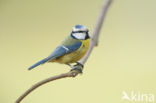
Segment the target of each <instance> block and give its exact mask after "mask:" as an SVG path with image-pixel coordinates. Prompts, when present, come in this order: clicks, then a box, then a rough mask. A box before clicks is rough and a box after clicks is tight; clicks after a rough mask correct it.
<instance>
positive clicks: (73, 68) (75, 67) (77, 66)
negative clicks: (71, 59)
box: [71, 62, 84, 73]
mask: <svg viewBox="0 0 156 103" xmlns="http://www.w3.org/2000/svg"><path fill="white" fill-rule="evenodd" d="M76 63H77V64H76V65H73V66H72V69H71V71H73V70H78V71H79V72H80V73H82V69H83V67H84V66H83V64H81V63H79V62H76Z"/></svg>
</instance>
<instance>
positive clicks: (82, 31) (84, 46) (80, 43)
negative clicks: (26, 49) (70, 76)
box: [28, 25, 90, 70]
mask: <svg viewBox="0 0 156 103" xmlns="http://www.w3.org/2000/svg"><path fill="white" fill-rule="evenodd" d="M88 32H89V30H88V29H87V28H86V27H85V26H83V25H75V26H74V27H73V29H72V32H71V34H70V35H69V36H68V37H67V38H66V39H65V40H64V41H63V42H62V43H61V44H60V45H59V46H58V47H57V48H56V49H55V50H54V51H53V52H52V53H51V54H50V55H49V56H48V57H47V58H45V59H43V60H41V61H39V62H37V63H36V64H34V65H32V66H31V67H30V68H28V70H31V69H33V68H35V67H36V66H38V65H40V64H44V63H47V62H57V63H61V64H67V65H69V66H71V65H70V64H71V63H78V61H79V60H80V59H81V58H82V57H83V56H84V55H85V54H86V52H87V51H88V48H89V42H90V37H89V33H88ZM79 64H80V63H79ZM81 66H82V67H83V65H81Z"/></svg>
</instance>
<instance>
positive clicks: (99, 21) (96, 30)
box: [15, 0, 112, 103]
mask: <svg viewBox="0 0 156 103" xmlns="http://www.w3.org/2000/svg"><path fill="white" fill-rule="evenodd" d="M111 1H112V0H104V3H103V5H102V8H101V11H100V13H99V16H98V19H97V22H96V24H95V27H94V29H93V33H92V39H91V41H90V47H89V50H88V52H87V53H86V55H85V56H84V57H83V58H82V59H81V60H80V61H79V63H81V64H83V65H84V64H85V62H86V61H87V59H88V57H89V56H90V54H91V52H92V50H93V48H94V47H95V46H97V44H98V38H99V34H100V30H101V27H102V24H103V21H104V18H105V16H106V12H107V10H108V7H109V6H110V4H111ZM74 68H76V69H81V70H83V68H82V66H81V65H76V66H75V67H74ZM76 69H75V70H72V71H69V72H67V73H63V74H60V75H56V76H53V77H50V78H47V79H45V80H42V81H40V82H38V83H36V84H34V85H33V86H32V87H30V88H29V89H28V90H27V91H26V92H24V93H23V94H22V95H21V96H20V97H19V98H18V99H17V100H16V102H15V103H20V102H21V101H22V100H23V99H24V98H25V97H26V96H27V95H29V94H30V93H31V92H32V91H33V90H35V89H36V88H38V87H40V86H42V85H43V84H46V83H48V82H51V81H54V80H57V79H61V78H66V77H75V76H77V75H78V74H79V73H80V71H78V70H76Z"/></svg>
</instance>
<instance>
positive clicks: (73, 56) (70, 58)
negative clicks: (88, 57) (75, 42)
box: [53, 39, 90, 64]
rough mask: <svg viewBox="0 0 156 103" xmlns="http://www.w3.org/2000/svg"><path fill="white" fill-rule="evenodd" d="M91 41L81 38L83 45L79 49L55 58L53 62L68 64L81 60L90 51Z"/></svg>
mask: <svg viewBox="0 0 156 103" xmlns="http://www.w3.org/2000/svg"><path fill="white" fill-rule="evenodd" d="M89 41H90V39H87V40H81V42H82V45H81V47H80V48H79V49H78V50H76V51H74V52H72V53H69V54H66V55H64V56H61V57H59V58H57V59H56V60H53V62H58V63H62V64H68V63H75V62H77V61H79V60H80V59H81V58H82V57H83V56H84V55H85V54H86V52H87V51H88V48H89Z"/></svg>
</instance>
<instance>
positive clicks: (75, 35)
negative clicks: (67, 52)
mask: <svg viewBox="0 0 156 103" xmlns="http://www.w3.org/2000/svg"><path fill="white" fill-rule="evenodd" d="M73 36H74V37H75V38H76V39H82V40H84V39H85V37H86V34H85V33H73Z"/></svg>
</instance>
